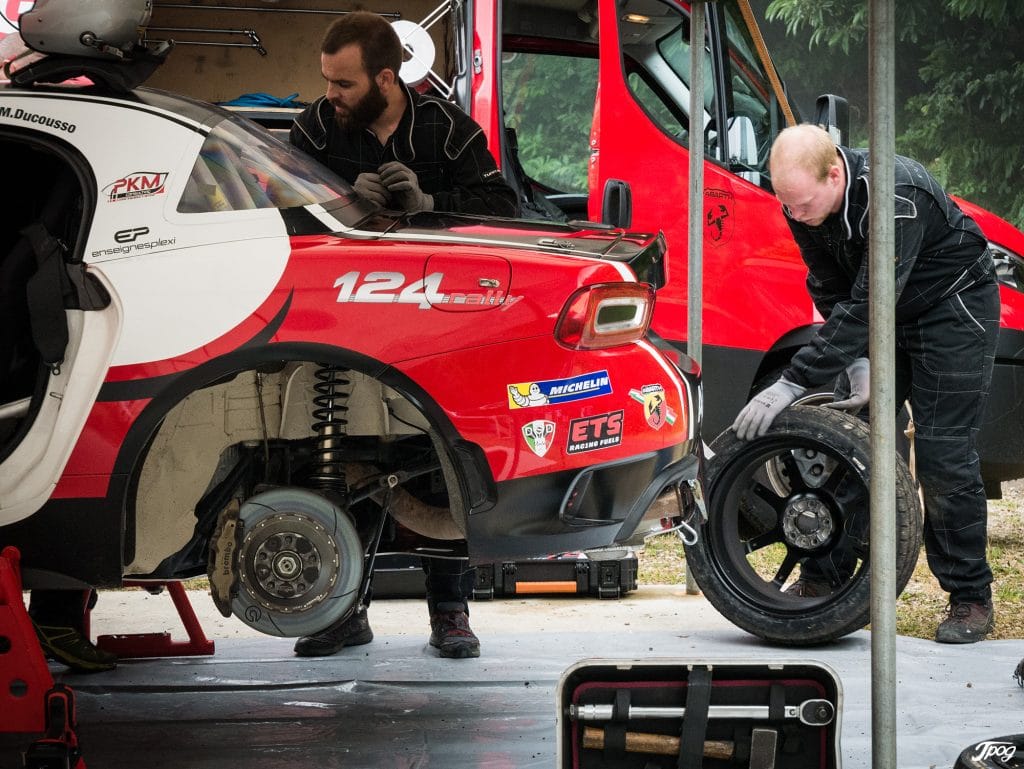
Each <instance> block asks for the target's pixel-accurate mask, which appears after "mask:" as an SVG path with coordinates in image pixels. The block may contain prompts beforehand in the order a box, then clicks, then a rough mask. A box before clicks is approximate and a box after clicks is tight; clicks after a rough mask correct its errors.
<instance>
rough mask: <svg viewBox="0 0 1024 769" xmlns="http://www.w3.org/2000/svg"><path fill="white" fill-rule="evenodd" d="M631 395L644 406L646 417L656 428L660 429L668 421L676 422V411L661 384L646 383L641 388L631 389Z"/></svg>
mask: <svg viewBox="0 0 1024 769" xmlns="http://www.w3.org/2000/svg"><path fill="white" fill-rule="evenodd" d="M629 397H630V398H632V399H633V400H635V401H636V402H637V403H639V404H641V405H642V406H643V407H644V419H646V420H647V424H649V425H650V426H651V427H653V428H654V429H655V430H660V429H661V428H662V426H663V425H664V424H666V423H668V424H670V425H674V424H675V423H676V412H675V411H673V410H672V409H671V407H670V406H669V405H668V402H667V401H666V400H665V388H664V387H662V386H661V385H660V384H649V385H644V386H643V387H641V388H640V389H639V390H637V389H632V390H630V391H629Z"/></svg>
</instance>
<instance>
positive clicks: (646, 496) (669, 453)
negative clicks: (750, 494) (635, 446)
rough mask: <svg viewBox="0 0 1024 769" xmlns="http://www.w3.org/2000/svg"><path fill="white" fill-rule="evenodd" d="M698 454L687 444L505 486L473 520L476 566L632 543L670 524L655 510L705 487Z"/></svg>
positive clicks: (697, 448)
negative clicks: (671, 494)
mask: <svg viewBox="0 0 1024 769" xmlns="http://www.w3.org/2000/svg"><path fill="white" fill-rule="evenodd" d="M699 452H700V444H699V442H694V443H685V444H680V445H677V446H673V447H670V448H667V449H662V450H661V451H657V452H651V453H647V454H642V455H639V456H636V457H631V458H629V459H626V460H621V461H617V462H610V463H607V464H601V465H592V466H590V467H586V468H583V469H578V470H566V471H563V472H558V473H548V474H544V475H535V476H529V477H527V478H518V479H515V480H512V481H506V482H504V483H501V484H499V485H498V499H497V504H496V505H495V506H494V507H492V508H490V509H488V510H486V511H481V512H475V513H472V514H471V515H470V516H469V537H468V540H469V551H470V560H471V561H472V562H473V563H486V562H491V561H501V560H512V559H518V558H536V557H539V556H544V555H551V554H556V553H564V552H569V551H576V550H590V549H593V548H599V547H608V546H611V545H616V544H619V543H623V542H626V541H627V540H629V539H630V537H632V536H633V534H634V533H635V532H637V531H644V530H646V529H648V528H654V527H655V525H656V524H657V523H658V522H659V521H660V520H661V518H662V517H663V516H664V508H655V509H654V510H652V509H651V504H652V503H653V502H654V500H655V499H657V497H658V496H659V495H660V494H661V493H662V491H664V490H665V489H667V488H669V487H671V486H674V485H676V484H679V483H686V482H689V481H696V480H698V479H699V477H700V464H701V463H700V454H699ZM684 498H685V499H690V496H689V495H684ZM688 512H689V511H686V510H678V511H676V513H677V515H678V516H683V515H685V514H686V513H688ZM674 522H675V521H674Z"/></svg>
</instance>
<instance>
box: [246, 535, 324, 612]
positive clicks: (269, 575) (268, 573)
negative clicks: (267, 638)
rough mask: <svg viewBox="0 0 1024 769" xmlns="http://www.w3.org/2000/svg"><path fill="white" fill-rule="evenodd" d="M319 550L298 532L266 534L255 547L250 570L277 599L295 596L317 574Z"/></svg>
mask: <svg viewBox="0 0 1024 769" xmlns="http://www.w3.org/2000/svg"><path fill="white" fill-rule="evenodd" d="M322 565H323V562H322V560H321V558H320V550H319V549H318V548H317V547H316V545H315V544H314V543H313V542H312V541H311V540H310V539H308V538H307V537H305V536H303V534H302V533H300V532H295V531H284V532H281V533H280V534H275V535H273V536H270V537H267V539H265V540H264V541H263V542H262V543H260V545H259V546H258V547H257V548H256V552H255V555H254V566H253V571H254V573H255V575H256V581H257V583H258V584H259V586H260V587H262V588H263V589H264V590H266V591H267V593H269V594H270V595H272V596H275V597H277V598H299V597H301V596H303V595H305V594H306V593H308V592H309V591H310V589H311V588H312V587H313V586H314V584H315V583H316V581H317V578H318V577H319V575H320V573H321V568H322Z"/></svg>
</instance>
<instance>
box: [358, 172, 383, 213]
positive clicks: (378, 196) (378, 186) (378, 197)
mask: <svg viewBox="0 0 1024 769" xmlns="http://www.w3.org/2000/svg"><path fill="white" fill-rule="evenodd" d="M352 187H353V189H355V191H356V194H357V195H358V196H359V197H361V198H365V199H366V200H369V201H370V202H371V203H376V204H377V205H378V206H380V207H381V208H386V207H387V206H388V204H389V203H390V202H391V195H390V194H389V193H388V188H387V187H385V186H384V184H383V182H381V180H380V175H379V174H371V173H362V174H359V176H357V177H356V183H355V184H353V185H352Z"/></svg>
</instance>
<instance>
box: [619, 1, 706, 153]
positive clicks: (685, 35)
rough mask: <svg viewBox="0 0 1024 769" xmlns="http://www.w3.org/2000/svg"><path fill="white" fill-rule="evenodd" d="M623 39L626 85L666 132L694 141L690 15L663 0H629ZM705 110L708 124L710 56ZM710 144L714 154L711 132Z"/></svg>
mask: <svg viewBox="0 0 1024 769" xmlns="http://www.w3.org/2000/svg"><path fill="white" fill-rule="evenodd" d="M618 25H619V40H620V42H621V49H622V67H623V71H624V72H625V73H626V83H627V84H628V85H629V89H630V91H631V93H632V94H633V98H634V99H635V100H636V102H637V103H638V104H639V105H640V106H641V107H643V109H644V111H645V112H646V113H647V114H648V115H649V116H650V118H651V120H652V121H654V123H655V124H656V125H657V126H658V127H659V128H660V129H661V130H662V131H664V132H665V133H666V134H668V135H669V136H671V137H672V138H673V139H675V140H676V141H678V142H680V143H681V144H684V145H685V144H688V143H689V130H690V115H689V108H690V18H689V16H688V15H686V14H684V13H682V12H681V11H680V10H678V9H677V8H675V7H673V6H669V5H666V4H665V3H662V2H659V0H626V1H625V2H624V3H623V4H622V11H621V12H620V13H619V18H618ZM703 74H704V99H703V103H704V114H703V115H702V116H701V126H702V128H705V129H706V128H707V126H708V125H709V124H710V122H711V110H712V107H713V104H714V80H713V78H712V75H711V57H710V54H707V53H706V54H705V56H704V73H703ZM706 138H707V141H706V143H705V146H706V147H707V152H708V155H709V156H712V157H713V156H714V154H715V152H716V151H717V149H716V142H715V141H713V140H714V132H713V131H712V132H711V135H710V136H709V137H706Z"/></svg>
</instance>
